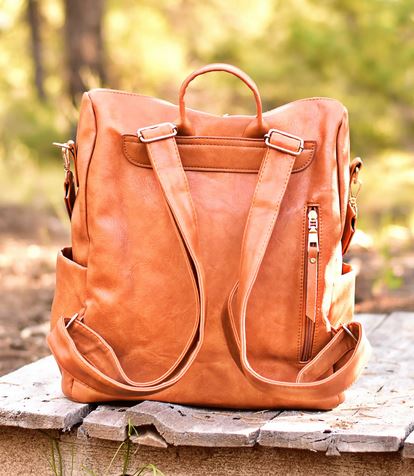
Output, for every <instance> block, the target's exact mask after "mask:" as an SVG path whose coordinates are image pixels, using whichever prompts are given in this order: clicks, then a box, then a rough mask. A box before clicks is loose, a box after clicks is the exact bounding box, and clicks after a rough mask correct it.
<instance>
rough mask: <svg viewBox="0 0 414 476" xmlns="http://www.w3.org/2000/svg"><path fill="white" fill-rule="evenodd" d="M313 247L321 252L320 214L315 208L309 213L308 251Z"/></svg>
mask: <svg viewBox="0 0 414 476" xmlns="http://www.w3.org/2000/svg"><path fill="white" fill-rule="evenodd" d="M313 247H314V248H316V250H317V251H318V252H319V237H318V212H317V210H316V208H315V207H312V208H310V209H309V211H308V251H309V250H310V248H313Z"/></svg>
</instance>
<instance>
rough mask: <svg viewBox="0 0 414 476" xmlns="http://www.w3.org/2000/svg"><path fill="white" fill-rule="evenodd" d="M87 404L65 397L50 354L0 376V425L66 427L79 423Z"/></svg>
mask: <svg viewBox="0 0 414 476" xmlns="http://www.w3.org/2000/svg"><path fill="white" fill-rule="evenodd" d="M90 410H91V406H90V405H86V404H83V403H74V402H71V401H69V400H67V399H66V398H65V397H64V396H63V394H62V391H61V389H60V373H59V369H58V367H57V365H56V363H55V360H54V359H53V357H45V358H44V359H40V360H38V361H37V362H34V363H33V364H29V365H25V366H24V367H22V368H20V369H19V370H16V371H15V372H12V373H10V374H8V375H5V376H3V377H1V378H0V427H1V426H19V427H23V428H33V429H59V430H67V429H69V428H71V427H72V426H74V425H76V424H78V423H80V422H81V421H82V420H83V418H84V417H85V416H86V415H87V414H88V413H89V412H90Z"/></svg>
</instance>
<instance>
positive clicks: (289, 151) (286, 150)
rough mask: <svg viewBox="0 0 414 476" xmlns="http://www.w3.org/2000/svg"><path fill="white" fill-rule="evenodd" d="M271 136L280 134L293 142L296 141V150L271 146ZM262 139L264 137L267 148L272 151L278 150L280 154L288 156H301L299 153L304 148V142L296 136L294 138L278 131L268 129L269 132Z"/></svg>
mask: <svg viewBox="0 0 414 476" xmlns="http://www.w3.org/2000/svg"><path fill="white" fill-rule="evenodd" d="M272 134H280V135H282V136H284V137H289V138H290V139H294V140H296V141H298V148H297V150H291V149H286V148H285V147H282V146H280V145H276V144H272V143H271V142H270V138H271V136H272ZM264 137H265V144H266V145H267V146H268V147H271V148H272V149H276V150H280V151H281V152H286V153H287V154H290V155H299V154H301V152H302V151H303V149H304V148H305V142H304V140H303V139H301V138H300V137H298V136H294V135H293V134H289V133H288V132H284V131H280V130H279V129H270V130H269V132H268V133H267V134H265V136H264Z"/></svg>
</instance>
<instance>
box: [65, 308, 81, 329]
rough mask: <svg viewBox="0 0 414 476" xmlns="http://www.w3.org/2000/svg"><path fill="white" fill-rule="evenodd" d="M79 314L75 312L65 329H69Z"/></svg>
mask: <svg viewBox="0 0 414 476" xmlns="http://www.w3.org/2000/svg"><path fill="white" fill-rule="evenodd" d="M78 316H79V312H76V313H75V314H74V315H73V316H72V317H71V318H70V319H69V322H68V323H67V324H66V326H65V327H66V329H69V327H70V326H71V325H72V324H73V322H74V321H75V320H76V319H77V318H78Z"/></svg>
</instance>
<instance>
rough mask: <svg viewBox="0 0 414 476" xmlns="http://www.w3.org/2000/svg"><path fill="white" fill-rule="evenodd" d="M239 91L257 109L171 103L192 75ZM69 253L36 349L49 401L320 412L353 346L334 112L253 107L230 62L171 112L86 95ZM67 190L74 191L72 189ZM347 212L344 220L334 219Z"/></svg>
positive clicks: (348, 228) (343, 174) (358, 348)
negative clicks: (52, 370)
mask: <svg viewBox="0 0 414 476" xmlns="http://www.w3.org/2000/svg"><path fill="white" fill-rule="evenodd" d="M210 71H225V72H228V73H230V74H233V75H235V76H237V77H238V78H240V79H241V80H242V81H243V82H244V83H245V84H246V85H247V86H248V87H249V88H250V89H251V91H252V92H253V96H254V99H255V102H256V116H255V117H252V116H224V117H220V116H215V115H212V114H207V113H204V112H200V111H195V110H191V109H188V108H187V107H186V105H185V102H184V99H185V92H186V90H187V87H188V86H189V85H190V82H191V81H192V80H194V79H195V78H196V77H197V76H199V75H200V74H205V73H207V72H210ZM74 150H75V151H76V153H74V154H73V159H74V160H75V167H76V183H75V181H74V180H73V176H70V189H71V193H70V194H69V195H68V194H66V199H67V201H69V205H67V206H68V212H69V211H70V214H71V223H72V247H71V248H65V249H63V250H62V252H60V253H59V255H58V261H57V283H56V292H55V298H54V302H53V306H52V313H51V332H50V335H49V336H48V342H49V346H50V348H51V350H52V352H53V354H54V356H55V358H56V360H57V362H58V364H59V366H60V369H61V371H62V388H63V391H64V393H65V395H66V396H68V397H69V398H71V399H73V400H76V401H81V402H96V401H110V400H144V399H147V400H160V401H168V402H176V403H182V404H190V405H203V406H213V407H228V408H302V409H330V408H333V407H335V406H336V405H338V404H339V403H341V402H342V401H343V400H344V392H345V390H346V389H347V388H348V387H349V386H350V385H352V383H353V382H354V381H355V380H356V379H357V378H358V376H359V374H360V373H361V371H362V369H363V367H364V365H365V363H366V361H367V358H368V356H369V353H370V346H369V343H368V341H367V339H366V336H365V334H364V331H363V328H362V326H361V324H359V323H357V322H352V319H353V303H354V282H355V273H354V272H353V271H352V268H351V267H350V265H347V264H345V263H343V252H344V251H346V249H347V247H348V246H349V243H350V241H351V239H352V235H353V233H354V231H355V216H354V215H353V213H351V211H352V210H356V208H355V206H356V201H355V197H354V196H353V195H352V193H351V185H350V184H351V182H355V181H356V180H357V174H358V172H359V169H360V167H361V162H360V160H359V159H358V160H357V161H354V162H353V163H352V164H350V161H349V131H348V118H347V112H346V109H345V108H344V107H343V106H342V105H341V104H340V103H339V102H337V101H335V100H332V99H327V98H312V99H305V100H300V101H295V102H293V103H290V104H287V105H285V106H283V107H279V108H276V109H274V110H272V111H269V112H266V113H264V114H263V112H262V104H261V99H260V94H259V91H258V89H257V86H256V84H255V83H254V81H253V80H252V79H251V78H249V77H248V76H247V75H246V74H245V73H243V72H242V71H240V70H239V69H237V68H235V67H234V66H231V65H225V64H213V65H207V66H205V67H203V68H200V69H199V70H196V71H195V72H194V73H192V74H191V75H190V76H188V78H186V79H185V81H184V82H183V84H182V86H181V89H180V93H179V106H175V105H173V104H170V103H167V102H165V101H161V100H158V99H155V98H151V97H147V96H142V95H138V94H132V93H125V92H122V91H112V90H106V89H98V90H92V91H90V92H89V93H85V95H84V97H83V100H82V105H81V113H80V121H79V126H78V131H77V139H76V148H74ZM75 185H76V186H75ZM350 210H351V211H350Z"/></svg>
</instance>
